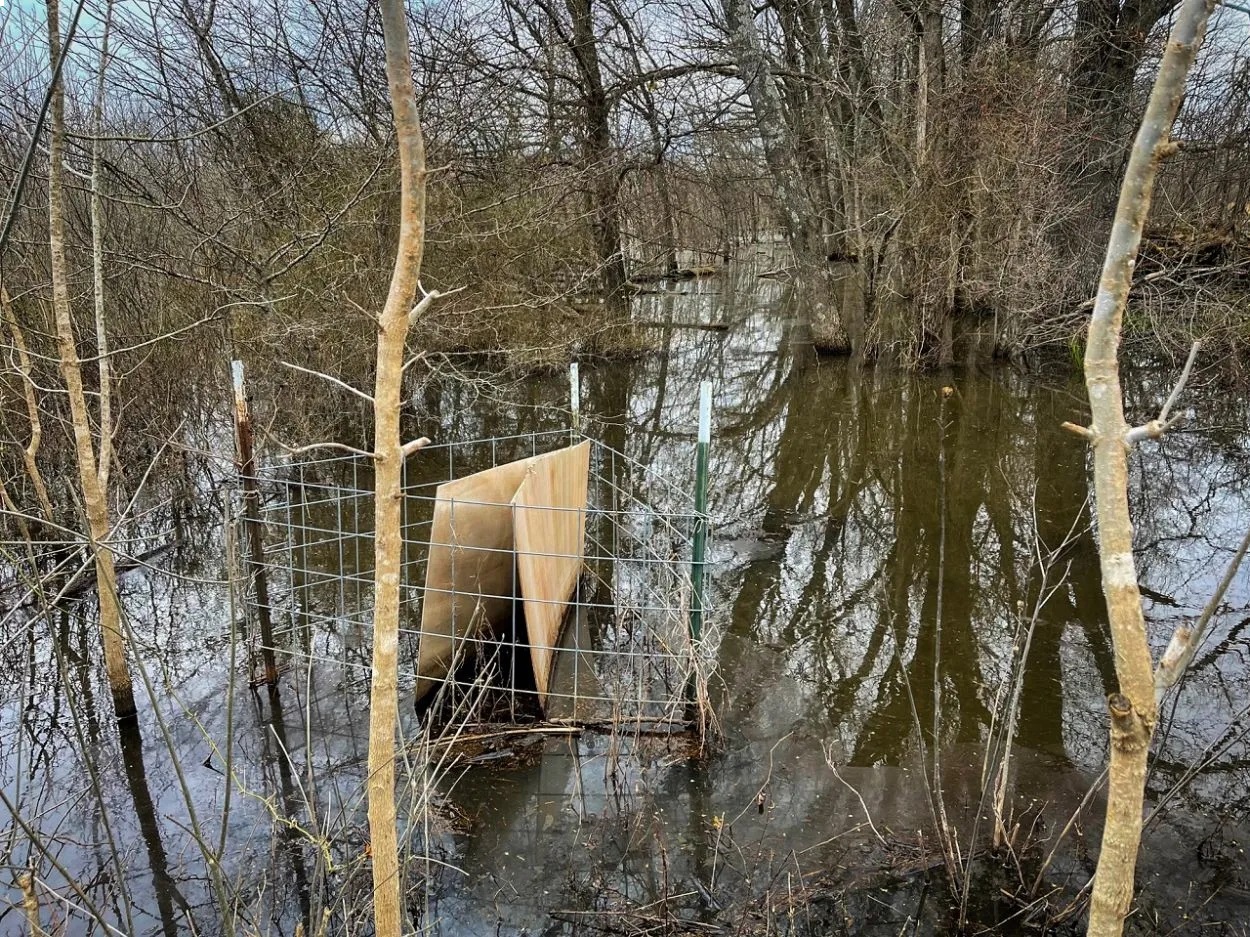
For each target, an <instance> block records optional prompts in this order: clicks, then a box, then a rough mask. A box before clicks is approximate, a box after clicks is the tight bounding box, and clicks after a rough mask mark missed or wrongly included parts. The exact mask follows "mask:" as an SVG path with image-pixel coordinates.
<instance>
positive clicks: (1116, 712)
mask: <svg viewBox="0 0 1250 937" xmlns="http://www.w3.org/2000/svg"><path fill="white" fill-rule="evenodd" d="M1214 5H1215V4H1214V0H1185V2H1184V4H1183V5H1182V6H1181V8H1180V11H1179V13H1178V14H1177V17H1176V22H1175V24H1174V26H1173V28H1172V35H1171V37H1170V38H1169V40H1168V45H1167V51H1166V53H1165V55H1164V57H1163V61H1162V63H1161V64H1160V67H1159V74H1158V76H1157V77H1156V79H1155V84H1154V90H1153V91H1152V93H1151V96H1150V103H1149V105H1148V107H1147V109H1146V115H1145V117H1144V118H1143V120H1142V124H1141V129H1140V130H1139V131H1138V134H1137V139H1136V142H1135V143H1134V145H1133V151H1132V154H1131V156H1130V158H1129V164H1128V169H1127V171H1126V173H1125V176H1124V182H1123V184H1122V186H1121V188H1120V199H1119V204H1118V206H1117V208H1116V215H1115V223H1114V226H1113V228H1112V231H1111V238H1110V241H1109V243H1108V245H1107V253H1106V259H1105V260H1104V263H1103V268H1102V278H1101V280H1100V283H1099V288H1098V296H1097V298H1096V300H1095V302H1094V311H1093V315H1092V317H1091V320H1090V326H1089V340H1088V345H1087V346H1086V351H1085V383H1086V386H1087V387H1088V390H1089V401H1090V412H1091V416H1092V420H1091V423H1090V426H1089V428H1088V429H1080V428H1077V429H1078V431H1079V432H1081V433H1082V434H1083V435H1085V436H1086V438H1088V439H1089V441H1090V443H1091V445H1092V446H1093V448H1094V498H1095V509H1096V513H1097V517H1098V548H1099V561H1100V564H1101V568H1102V582H1103V593H1104V595H1105V597H1106V602H1107V614H1108V618H1109V619H1110V625H1111V636H1112V641H1113V643H1114V647H1115V666H1116V677H1117V679H1118V682H1119V690H1118V692H1115V693H1112V694H1111V695H1110V696H1109V697H1108V707H1109V709H1110V715H1111V756H1110V776H1109V782H1108V792H1107V816H1106V821H1105V824H1104V827H1103V839H1102V847H1101V849H1100V851H1099V856H1098V870H1097V873H1096V874H1095V877H1094V890H1093V894H1092V897H1091V901H1090V917H1089V931H1088V932H1089V934H1090V935H1091V937H1119V935H1120V933H1121V932H1122V930H1123V926H1124V918H1125V916H1126V915H1127V914H1128V912H1129V908H1130V907H1131V904H1132V899H1133V879H1134V872H1135V868H1136V864H1137V853H1138V850H1139V848H1140V845H1141V831H1142V804H1143V799H1144V795H1145V785H1146V767H1147V759H1148V756H1149V751H1150V740H1151V737H1152V735H1153V733H1154V728H1155V722H1156V720H1157V716H1158V709H1157V705H1156V701H1155V685H1154V671H1153V664H1152V661H1151V655H1150V645H1149V642H1148V640H1147V635H1146V625H1145V620H1144V617H1143V614H1142V605H1141V593H1140V590H1139V588H1138V584H1137V570H1136V567H1135V564H1134V560H1133V525H1132V518H1131V515H1130V512H1129V502H1128V452H1129V449H1130V448H1131V447H1132V445H1133V443H1134V442H1135V441H1136V440H1137V439H1140V438H1143V436H1144V435H1148V433H1143V432H1142V430H1141V429H1136V430H1135V429H1134V428H1132V427H1130V426H1129V424H1128V422H1127V421H1126V420H1125V417H1124V400H1123V394H1122V391H1121V388H1120V370H1119V346H1120V332H1121V325H1122V322H1123V318H1124V308H1125V305H1126V303H1127V301H1128V293H1129V287H1130V285H1131V282H1132V276H1133V267H1134V265H1135V263H1136V258H1137V251H1138V247H1139V245H1140V243H1141V236H1142V229H1143V227H1144V226H1145V222H1146V217H1147V215H1148V214H1149V211H1150V200H1151V195H1152V192H1153V188H1154V182H1155V176H1156V174H1157V171H1158V167H1159V164H1160V162H1161V161H1162V160H1163V159H1165V158H1166V157H1168V156H1169V155H1171V153H1173V152H1175V149H1176V144H1175V143H1173V142H1172V141H1171V140H1170V139H1169V135H1170V131H1171V127H1172V123H1173V121H1175V119H1176V114H1177V111H1178V110H1179V108H1180V103H1181V98H1182V96H1183V94H1184V90H1185V77H1186V75H1187V73H1188V71H1189V68H1190V66H1191V65H1192V64H1193V61H1194V57H1195V55H1196V54H1197V50H1198V46H1199V45H1200V44H1201V42H1202V37H1203V34H1204V32H1205V30H1206V22H1207V18H1208V17H1209V16H1210V14H1211V11H1212V9H1213V8H1214Z"/></svg>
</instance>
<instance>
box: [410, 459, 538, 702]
mask: <svg viewBox="0 0 1250 937" xmlns="http://www.w3.org/2000/svg"><path fill="white" fill-rule="evenodd" d="M533 461H534V460H533V459H522V460H520V461H519V462H509V463H508V464H506V465H500V466H497V467H496V468H492V469H487V470H486V471H484V472H478V473H477V474H476V475H469V476H467V477H466V478H460V479H457V480H456V481H451V482H447V483H445V484H442V485H439V486H438V490H437V491H436V492H435V495H434V497H435V503H434V520H433V524H432V525H431V528H430V554H429V561H428V564H427V566H426V571H425V595H424V599H423V601H422V605H421V642H420V646H419V648H418V651H417V687H416V699H417V700H418V701H419V700H421V699H422V698H423V697H425V695H426V694H427V693H429V692H430V691H431V690H433V689H434V688H435V687H437V686H438V685H439V684H440V683H441V682H442V680H443V678H444V677H446V676H447V672H448V670H449V669H450V668H451V666H452V660H453V658H454V657H455V656H456V654H458V653H459V652H460V651H461V647H460V646H459V645H460V644H461V642H463V640H464V639H465V638H466V637H476V636H477V633H478V632H480V631H482V630H484V629H486V628H487V627H490V626H493V627H495V628H502V627H503V626H505V625H507V624H508V623H510V621H511V617H512V609H513V595H514V592H515V591H516V583H515V581H514V565H513V564H514V561H515V554H514V553H513V531H512V512H513V508H512V498H513V495H515V494H516V491H517V487H518V486H519V485H520V484H521V482H522V481H523V480H524V478H525V475H526V472H527V471H528V470H529V467H530V464H531V463H532V462H533Z"/></svg>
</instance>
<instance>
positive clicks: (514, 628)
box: [248, 430, 710, 724]
mask: <svg viewBox="0 0 1250 937" xmlns="http://www.w3.org/2000/svg"><path fill="white" fill-rule="evenodd" d="M583 441H585V442H587V443H588V444H589V450H590V451H589V471H588V475H587V497H586V507H585V552H584V558H583V562H582V564H581V572H580V575H578V576H577V578H576V580H575V582H574V583H573V586H572V589H571V594H570V595H569V596H568V598H567V599H566V600H564V599H561V600H560V601H559V604H560V606H561V609H560V614H561V616H562V617H563V622H564V625H563V629H562V631H561V636H560V639H559V642H558V644H557V646H556V652H555V654H554V662H553V666H552V670H551V673H550V679H549V682H547V685H546V687H545V688H544V689H542V690H541V691H540V687H539V686H538V685H537V683H536V681H535V675H534V672H533V668H532V667H531V664H530V656H529V653H528V643H527V642H528V631H527V625H526V615H525V603H524V602H522V601H521V588H520V583H519V582H518V579H517V566H518V563H519V562H520V560H521V558H523V557H524V556H527V555H536V554H526V553H521V554H519V556H518V557H517V559H516V560H515V561H514V560H513V559H512V558H509V559H508V563H509V564H510V568H511V570H512V572H511V580H512V581H511V583H510V588H509V585H508V584H505V585H504V587H503V589H502V590H501V591H500V592H499V593H496V592H493V591H484V592H481V593H480V594H476V593H477V590H476V589H475V590H474V592H475V595H474V596H473V601H472V602H470V603H469V604H468V605H465V604H463V603H456V602H453V603H451V604H450V608H451V610H452V618H451V625H450V637H451V638H452V643H453V645H454V647H455V659H454V660H452V661H451V662H450V664H449V666H448V667H447V668H446V674H445V676H444V675H443V674H442V673H441V672H440V673H439V674H437V675H436V677H437V681H436V682H437V684H438V687H437V692H435V693H432V694H430V696H431V703H430V704H428V705H438V706H445V707H455V706H461V705H462V704H463V703H464V701H465V700H467V699H470V698H472V699H473V700H475V702H476V704H477V705H478V707H479V710H480V709H481V708H482V706H483V704H482V700H484V699H486V700H489V703H488V704H487V706H488V708H489V709H490V712H479V717H480V718H482V719H484V720H485V719H491V720H498V719H503V718H513V719H515V718H521V717H526V716H536V715H540V714H541V715H544V716H545V717H546V718H548V719H551V720H572V721H576V722H581V723H610V724H621V723H624V722H628V721H636V722H639V723H648V724H654V723H665V724H679V723H685V722H686V721H688V720H689V719H691V718H692V717H693V716H694V715H695V714H696V713H699V711H700V710H699V707H698V706H697V705H692V704H693V703H698V702H699V701H701V700H702V699H703V698H704V694H703V689H704V688H705V686H706V679H707V675H708V669H709V660H710V658H709V656H708V655H707V654H706V652H705V647H706V643H705V642H704V641H695V640H693V639H692V637H691V602H692V593H693V597H694V601H696V602H697V603H698V605H699V606H700V608H699V611H700V612H701V613H702V614H701V616H696V620H697V619H698V618H700V617H701V618H706V617H707V616H708V610H707V609H704V608H702V605H703V601H704V600H703V599H702V593H701V590H698V589H697V588H695V587H693V583H694V582H697V580H698V579H699V575H698V567H699V565H700V564H701V562H702V560H701V556H702V554H701V553H700V554H699V555H697V556H696V549H697V547H696V543H697V540H698V538H699V536H700V531H701V530H702V531H703V533H704V534H706V524H707V521H706V516H705V515H702V514H700V513H697V512H696V511H695V510H694V509H693V505H694V498H692V497H691V496H690V495H689V493H687V492H685V491H683V490H682V489H681V488H679V487H678V486H676V485H674V484H673V483H672V482H671V481H670V480H668V479H666V478H664V477H662V476H661V475H660V473H658V472H657V471H655V470H653V469H652V468H650V467H648V466H645V465H642V464H640V463H639V462H637V461H636V460H634V459H631V458H630V457H629V456H627V455H626V454H624V453H622V452H620V451H618V450H616V449H614V448H612V447H611V446H608V445H606V444H605V443H603V442H601V441H599V440H596V439H592V438H588V437H584V436H582V435H581V434H579V433H576V432H570V431H568V430H559V431H550V432H537V433H528V434H524V435H518V436H507V437H494V438H490V439H484V440H474V441H470V442H456V443H444V444H439V445H431V446H428V447H427V448H425V449H424V450H422V452H421V453H419V454H418V455H417V456H415V457H413V458H411V459H409V460H408V463H407V465H406V466H405V470H404V472H405V476H404V495H403V497H404V505H403V514H402V517H403V535H404V536H403V557H402V564H401V596H402V606H401V621H400V669H401V674H400V681H401V690H407V691H409V692H410V693H412V692H416V691H417V688H418V687H419V685H420V684H421V683H422V682H423V681H424V680H428V675H427V674H421V673H419V672H418V670H419V667H418V661H419V657H420V648H421V643H422V642H423V641H436V640H446V638H447V637H448V634H447V632H446V631H439V632H437V633H434V632H432V631H429V630H426V631H424V632H423V630H422V606H423V603H424V602H426V601H427V599H430V598H431V597H432V596H433V591H437V590H438V589H439V588H440V587H439V586H438V585H430V584H429V583H427V571H428V568H429V564H430V556H431V552H432V550H434V549H438V548H440V547H445V546H446V543H445V541H443V540H442V539H441V538H439V539H435V538H434V518H435V511H436V506H437V502H438V500H439V499H438V497H437V491H438V488H439V486H440V485H442V484H443V483H446V482H449V481H454V480H457V479H462V478H465V477H467V476H469V475H474V474H476V473H479V472H482V471H484V470H486V469H490V468H497V467H499V466H502V465H505V464H507V463H510V462H515V461H516V460H519V459H525V458H531V457H534V456H540V455H543V454H545V453H549V452H552V451H554V450H556V449H560V448H562V447H565V446H568V445H570V443H580V442H583ZM257 476H258V480H259V482H260V488H261V495H262V501H263V507H262V510H261V512H260V520H261V522H262V523H263V525H264V529H265V534H266V535H265V538H264V542H265V546H264V556H263V560H262V562H261V564H260V572H261V574H262V575H263V576H264V578H265V580H266V583H265V585H266V590H265V591H266V592H267V596H268V607H267V608H264V609H261V608H258V607H257V600H256V595H257V594H258V593H257V592H256V591H253V592H251V593H250V597H249V599H248V604H249V606H250V609H249V611H250V613H251V615H250V616H249V617H253V616H258V615H260V614H267V615H269V617H270V619H271V624H272V628H273V634H274V642H275V645H276V648H277V650H278V651H279V653H280V654H282V655H286V656H288V657H290V658H293V659H295V660H297V661H302V662H303V663H305V664H306V665H308V666H319V665H327V664H333V665H336V666H338V667H340V668H343V669H344V670H346V671H354V672H356V673H357V674H358V675H359V676H360V677H361V678H362V679H367V676H368V673H369V667H370V659H371V652H372V646H371V640H370V639H371V631H372V602H373V577H374V563H373V522H374V510H373V508H374V505H373V480H372V471H371V464H370V461H369V459H368V458H367V457H365V456H356V455H345V456H336V457H333V458H325V459H319V460H299V461H292V462H290V463H287V464H283V465H277V466H269V467H266V468H262V469H259V470H258V472H257ZM484 505H485V506H489V507H494V508H497V507H502V506H503V505H501V504H499V503H498V502H495V501H490V502H474V501H465V500H462V499H458V500H456V501H454V502H452V503H451V504H450V506H447V505H446V500H445V499H444V506H445V507H444V509H445V510H447V515H448V517H449V518H450V522H451V526H452V530H453V534H454V531H455V529H456V524H457V511H458V510H459V511H461V512H465V511H466V509H467V508H471V507H482V506H484ZM453 540H454V536H453ZM579 552H580V551H579ZM454 555H455V551H453V556H454ZM544 556H548V557H549V556H550V554H544ZM560 556H561V557H563V556H564V554H560ZM692 571H694V572H695V575H694V576H693V579H692ZM471 580H472V577H471V576H467V577H464V581H468V582H469V583H470V584H472V583H471ZM455 583H456V584H455V586H454V588H460V587H461V585H462V584H463V582H462V580H460V579H457V580H455ZM493 588H495V589H498V588H499V586H498V585H496V586H494V587H493ZM432 590H433V591H432ZM260 594H264V593H260ZM492 601H493V602H496V603H498V602H504V603H507V606H506V607H507V609H508V611H507V614H506V616H505V617H504V620H503V621H502V623H501V622H500V621H499V620H498V618H497V617H496V620H495V622H494V626H493V627H490V628H483V627H482V624H483V623H482V621H481V620H480V615H479V614H477V612H480V610H481V604H482V603H483V602H492ZM552 601H554V600H552ZM474 602H476V603H477V604H476V606H475V605H474ZM531 614H532V611H531ZM483 681H486V682H488V683H489V685H490V688H491V691H490V693H489V694H486V695H484V694H483V693H482V687H483Z"/></svg>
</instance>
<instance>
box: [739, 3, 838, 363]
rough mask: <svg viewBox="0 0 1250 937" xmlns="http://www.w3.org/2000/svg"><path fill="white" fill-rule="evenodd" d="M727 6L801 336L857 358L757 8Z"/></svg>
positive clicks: (745, 5) (818, 216) (819, 219)
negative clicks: (791, 269) (794, 290)
mask: <svg viewBox="0 0 1250 937" xmlns="http://www.w3.org/2000/svg"><path fill="white" fill-rule="evenodd" d="M722 2H723V6H724V12H725V21H726V24H727V26H728V28H729V44H730V48H731V49H732V51H733V55H734V58H735V59H736V60H737V62H738V72H739V74H740V76H741V78H742V82H743V83H744V84H745V86H746V92H747V97H748V98H749V99H750V101H751V108H752V110H753V111H754V112H755V122H756V126H757V127H758V129H759V134H760V141H761V143H762V145H763V147H764V159H765V161H766V162H767V163H768V168H769V172H770V173H771V175H772V178H773V185H774V187H775V189H776V191H777V209H778V213H779V215H780V220H781V224H782V228H783V231H784V234H785V237H786V241H787V242H788V243H789V245H790V250H791V253H793V255H794V261H795V266H796V268H797V270H796V277H797V287H798V289H799V292H800V296H799V303H798V305H799V309H800V328H799V330H798V332H799V334H804V333H806V334H807V335H809V336H811V337H812V338H813V339H814V340H815V341H816V342H817V343H818V344H819V345H820V346H821V347H822V349H824V350H827V351H833V352H842V353H846V352H851V351H853V350H854V349H853V347H852V343H851V338H850V336H849V335H848V334H847V329H846V325H845V323H844V322H843V320H842V315H841V312H840V311H839V310H838V309H837V308H836V306H835V304H834V301H833V295H834V293H833V276H832V273H831V271H830V268H829V262H828V259H827V256H826V254H827V251H826V250H825V245H824V241H823V239H822V237H821V211H820V210H819V209H818V207H817V206H816V205H814V204H813V203H812V200H811V198H810V197H809V196H808V193H807V188H806V185H805V182H804V179H803V175H802V170H801V168H800V162H799V156H798V149H797V145H796V141H795V139H794V136H793V134H792V133H791V131H790V129H789V128H788V127H787V125H786V122H785V107H784V102H783V101H782V98H781V92H780V91H779V90H778V88H777V85H776V82H775V80H774V78H773V73H772V67H771V66H770V64H769V62H768V57H767V55H765V52H764V47H763V44H762V41H761V39H760V35H759V31H758V30H757V29H756V28H755V19H754V8H753V7H752V5H751V4H750V3H749V2H747V0H722Z"/></svg>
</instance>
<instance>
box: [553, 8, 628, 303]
mask: <svg viewBox="0 0 1250 937" xmlns="http://www.w3.org/2000/svg"><path fill="white" fill-rule="evenodd" d="M565 3H566V6H567V7H568V11H569V17H570V19H571V20H572V23H573V43H572V51H573V57H574V58H575V59H576V61H577V71H578V73H579V74H580V75H581V80H580V82H579V84H580V90H581V93H582V110H583V113H584V115H585V120H586V126H585V128H584V139H583V142H582V152H583V162H584V164H585V168H586V172H588V173H589V174H590V179H591V184H590V194H591V200H592V206H591V211H592V215H593V219H594V222H593V223H594V234H595V250H596V252H597V253H598V255H599V277H600V280H601V282H602V283H603V292H604V294H605V295H606V296H607V298H608V299H609V300H619V299H620V298H621V297H622V296H624V293H625V281H626V279H627V278H628V274H627V272H626V270H625V251H624V248H623V247H622V244H621V205H620V201H621V196H620V189H621V185H620V179H619V176H618V172H617V166H616V160H615V159H614V157H613V152H612V105H611V101H610V100H609V98H608V94H607V91H606V90H605V89H604V86H603V72H602V70H601V69H600V67H599V46H598V44H597V42H596V40H595V23H594V10H593V7H592V3H593V0H565Z"/></svg>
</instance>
